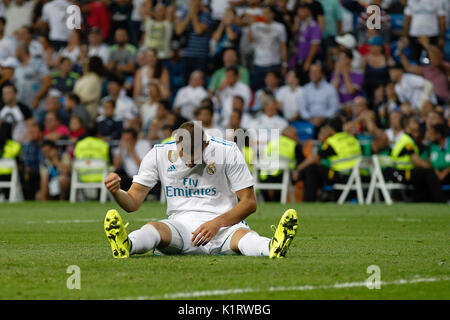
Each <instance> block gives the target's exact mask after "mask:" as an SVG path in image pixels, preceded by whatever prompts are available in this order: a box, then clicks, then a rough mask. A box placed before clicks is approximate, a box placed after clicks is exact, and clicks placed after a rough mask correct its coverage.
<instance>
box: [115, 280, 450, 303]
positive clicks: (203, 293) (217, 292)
mask: <svg viewBox="0 0 450 320" xmlns="http://www.w3.org/2000/svg"><path fill="white" fill-rule="evenodd" d="M449 280H450V277H444V278H416V279H411V280H404V279H400V280H395V281H386V282H385V281H381V286H389V285H405V284H415V283H422V282H441V281H449ZM360 287H366V282H344V283H335V284H332V285H316V286H314V285H304V286H292V287H269V288H235V289H225V290H204V291H192V292H175V293H166V294H164V295H159V296H138V297H125V298H118V300H161V299H169V300H170V299H189V298H201V297H209V296H219V295H231V294H243V293H261V292H284V291H311V290H328V289H346V288H360Z"/></svg>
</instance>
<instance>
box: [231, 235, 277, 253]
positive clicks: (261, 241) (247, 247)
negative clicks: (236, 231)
mask: <svg viewBox="0 0 450 320" xmlns="http://www.w3.org/2000/svg"><path fill="white" fill-rule="evenodd" d="M269 243H270V239H269V238H266V237H261V236H260V235H259V234H257V233H256V232H249V233H246V234H245V235H244V236H243V237H242V238H241V239H240V240H239V243H238V247H239V251H240V252H241V254H242V255H244V256H253V257H256V256H258V257H259V256H265V257H267V256H269Z"/></svg>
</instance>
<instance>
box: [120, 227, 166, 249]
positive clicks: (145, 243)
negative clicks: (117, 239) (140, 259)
mask: <svg viewBox="0 0 450 320" xmlns="http://www.w3.org/2000/svg"><path fill="white" fill-rule="evenodd" d="M128 238H129V239H130V241H131V252H130V253H131V254H143V253H146V252H149V251H151V250H153V249H155V248H156V247H157V246H158V245H159V243H160V241H161V236H160V234H159V232H158V230H156V228H155V227H154V226H152V225H151V224H146V225H144V226H143V227H142V228H140V229H139V230H135V231H133V232H131V233H130V234H129V235H128Z"/></svg>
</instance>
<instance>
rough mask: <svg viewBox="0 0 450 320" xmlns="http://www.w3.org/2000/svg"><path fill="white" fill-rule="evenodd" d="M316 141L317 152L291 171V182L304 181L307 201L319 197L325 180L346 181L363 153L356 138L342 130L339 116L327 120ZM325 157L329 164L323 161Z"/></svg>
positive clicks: (331, 182) (325, 182)
mask: <svg viewBox="0 0 450 320" xmlns="http://www.w3.org/2000/svg"><path fill="white" fill-rule="evenodd" d="M319 141H320V142H321V147H320V150H319V151H318V153H317V154H314V155H311V156H309V157H308V158H306V159H305V160H304V161H302V162H301V163H300V164H299V165H297V168H296V170H295V171H294V173H293V178H294V181H298V180H299V179H301V180H303V181H304V185H305V195H304V200H305V201H306V202H310V201H316V200H317V199H319V198H320V197H319V196H318V195H319V193H320V191H321V188H322V187H323V186H324V185H325V184H327V183H330V184H333V183H346V182H347V180H348V176H349V175H350V171H351V169H352V168H353V166H354V165H355V163H356V161H357V157H358V156H361V155H362V150H361V146H360V144H359V142H358V140H356V138H355V137H354V136H352V135H350V134H348V133H347V132H344V131H342V121H341V120H340V118H332V119H330V120H327V122H326V123H325V125H324V126H323V127H322V128H321V129H320V133H319ZM324 160H326V161H325V163H326V162H328V163H329V165H328V166H326V165H324V164H322V163H324Z"/></svg>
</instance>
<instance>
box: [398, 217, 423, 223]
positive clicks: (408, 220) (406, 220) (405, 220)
mask: <svg viewBox="0 0 450 320" xmlns="http://www.w3.org/2000/svg"><path fill="white" fill-rule="evenodd" d="M396 220H397V221H398V222H422V220H420V219H413V218H409V219H405V218H397V219H396Z"/></svg>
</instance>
